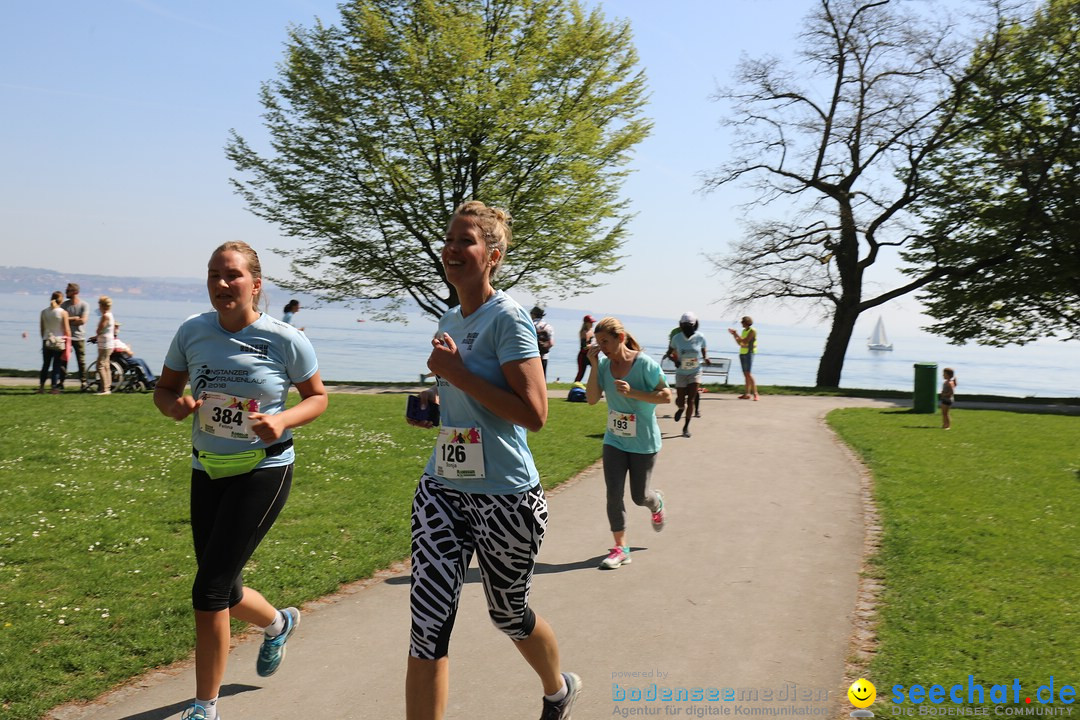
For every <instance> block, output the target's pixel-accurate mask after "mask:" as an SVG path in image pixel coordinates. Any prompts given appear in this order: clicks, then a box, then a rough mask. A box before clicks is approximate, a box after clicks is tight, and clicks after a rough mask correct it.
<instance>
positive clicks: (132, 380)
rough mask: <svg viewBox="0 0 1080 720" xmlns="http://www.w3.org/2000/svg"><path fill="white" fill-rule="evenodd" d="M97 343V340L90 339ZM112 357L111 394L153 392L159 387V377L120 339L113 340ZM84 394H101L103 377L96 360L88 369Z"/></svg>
mask: <svg viewBox="0 0 1080 720" xmlns="http://www.w3.org/2000/svg"><path fill="white" fill-rule="evenodd" d="M90 342H95V338H90ZM113 342H114V343H115V345H114V346H113V352H112V355H110V356H109V369H110V372H111V373H112V387H111V388H110V391H111V392H114V393H115V392H151V391H152V390H153V389H154V387H155V386H156V385H157V376H155V375H154V371H153V370H151V369H150V366H149V365H147V364H146V361H145V360H143V359H142V358H137V357H135V355H134V354H132V352H131V348H130V347H128V346H127V345H126V344H125V343H124V342H123V341H122V340H120V338H116V339H114V340H113ZM82 391H83V392H93V393H96V392H101V375H100V374H99V373H98V364H97V361H96V360H95V361H94V362H93V363H91V364H90V367H88V368H87V369H86V382H85V383H83V386H82Z"/></svg>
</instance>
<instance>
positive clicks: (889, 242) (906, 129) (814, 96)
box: [705, 0, 994, 386]
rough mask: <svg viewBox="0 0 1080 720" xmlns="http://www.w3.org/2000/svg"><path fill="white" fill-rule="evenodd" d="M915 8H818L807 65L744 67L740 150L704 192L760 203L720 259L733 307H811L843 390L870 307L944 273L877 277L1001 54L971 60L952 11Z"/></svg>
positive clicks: (806, 44) (904, 236)
mask: <svg viewBox="0 0 1080 720" xmlns="http://www.w3.org/2000/svg"><path fill="white" fill-rule="evenodd" d="M910 7H911V6H910V5H909V4H908V3H903V2H901V1H899V0H819V2H818V4H817V8H816V9H815V10H813V11H812V12H811V13H810V15H809V16H808V17H807V19H806V22H805V25H804V29H803V32H802V35H801V41H802V42H801V45H800V48H799V55H800V57H801V60H802V62H801V63H800V64H799V66H798V67H797V68H795V69H792V68H788V67H786V66H785V65H784V64H783V63H782V62H781V61H780V60H778V59H776V58H771V57H767V58H763V59H746V60H744V61H743V62H742V63H741V65H740V67H739V72H738V76H737V81H738V85H737V87H736V88H735V89H731V90H724V91H721V92H720V93H718V98H719V99H723V100H727V101H730V102H731V104H732V107H733V111H732V114H731V115H730V116H729V118H728V119H727V124H728V125H730V126H732V127H734V128H735V130H736V133H737V137H738V145H737V148H736V154H735V155H734V156H733V158H732V160H731V161H730V162H729V163H727V164H726V165H725V166H724V167H722V168H721V169H720V170H719V171H717V172H715V173H714V174H712V175H710V176H708V177H707V178H706V181H705V188H706V189H714V188H716V187H719V186H721V185H724V184H726V183H731V182H736V181H741V182H749V183H750V184H751V186H752V187H754V188H756V189H757V190H758V191H759V195H758V198H757V200H756V201H755V202H754V203H753V204H752V208H753V210H754V213H755V216H754V218H753V219H752V220H750V221H748V222H747V223H746V232H745V234H744V236H743V237H742V238H741V239H739V240H738V241H736V242H734V243H732V246H731V250H730V252H728V253H726V254H716V255H713V256H712V257H711V260H712V262H713V264H714V265H715V267H716V268H717V269H719V270H721V271H724V272H725V274H728V275H730V277H731V278H732V289H733V297H732V300H731V301H730V304H732V305H737V304H746V303H752V302H755V301H758V300H763V299H764V300H779V301H781V302H785V301H803V302H813V303H817V304H818V305H819V306H820V308H821V309H822V310H823V312H824V314H825V315H826V316H827V317H830V318H831V322H832V326H831V329H830V332H829V336H828V338H827V339H826V343H825V348H824V351H823V353H822V357H821V360H820V362H819V365H818V372H817V384H818V385H820V386H838V385H839V384H840V378H841V374H842V370H843V365H844V358H845V355H846V352H847V348H848V344H849V342H850V340H851V335H852V332H853V330H854V327H855V322H856V320H857V319H858V317H859V315H860V314H861V313H863V312H865V311H866V310H869V309H871V308H874V307H877V306H879V305H881V304H883V303H885V302H887V301H888V300H891V299H893V298H896V297H899V296H901V295H904V294H906V293H909V292H912V291H914V290H916V289H918V288H919V287H922V286H923V285H926V284H927V283H929V282H932V281H933V280H934V279H936V278H937V277H939V276H940V275H941V273H942V272H943V270H942V269H941V268H938V267H929V268H927V269H926V270H925V271H924V272H923V273H922V274H920V275H918V276H916V277H914V278H913V279H912V280H911V281H910V282H907V283H905V284H904V285H902V286H899V287H895V288H891V289H886V290H884V291H881V292H878V293H877V294H870V293H869V292H868V285H867V283H866V273H867V271H868V270H869V269H870V268H871V267H872V266H873V265H874V264H875V263H876V262H878V261H879V259H880V258H881V257H882V255H883V252H884V251H885V250H886V249H887V248H890V247H901V246H903V244H904V243H905V242H906V241H907V240H908V237H909V236H908V233H909V231H910V229H911V227H912V226H913V225H914V220H913V216H912V215H911V206H912V203H913V202H914V201H915V200H916V199H917V198H918V197H919V195H920V193H921V192H922V169H923V165H924V164H925V162H926V161H927V159H928V158H929V157H930V156H931V155H932V154H933V152H934V151H935V149H936V148H938V147H941V146H942V145H944V144H946V143H948V142H949V141H950V140H951V138H952V137H953V136H954V135H955V134H956V133H957V132H959V131H960V130H961V127H960V125H959V123H958V118H957V115H958V112H959V108H960V106H961V104H962V103H963V101H964V98H965V96H966V93H967V92H968V88H969V87H970V83H971V81H972V78H973V77H974V76H976V75H978V74H979V73H980V72H981V67H982V65H983V64H985V63H987V62H989V61H990V60H992V59H993V57H994V48H993V45H992V43H988V44H987V45H986V46H985V52H984V53H983V55H982V56H981V57H980V58H979V59H978V61H977V62H969V61H970V58H971V44H970V43H964V42H963V41H962V39H961V38H959V36H958V34H957V32H956V29H955V27H953V26H951V25H949V24H947V22H945V19H946V16H944V15H941V16H934V15H932V14H930V13H928V12H923V13H921V14H914V13H911V12H908V9H909V8H910ZM991 15H993V14H992V13H991ZM767 210H769V211H771V213H770V214H771V215H772V216H771V217H769V216H766V211H767Z"/></svg>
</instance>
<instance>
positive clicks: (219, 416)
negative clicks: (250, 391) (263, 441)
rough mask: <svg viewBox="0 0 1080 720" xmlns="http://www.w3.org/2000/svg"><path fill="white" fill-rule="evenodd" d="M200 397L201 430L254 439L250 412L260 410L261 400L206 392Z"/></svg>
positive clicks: (219, 435)
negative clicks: (201, 402) (249, 416)
mask: <svg viewBox="0 0 1080 720" xmlns="http://www.w3.org/2000/svg"><path fill="white" fill-rule="evenodd" d="M200 399H201V400H202V401H203V404H202V406H200V407H199V430H201V431H202V432H204V433H206V434H207V435H213V436H214V437H224V438H229V439H230V440H254V439H255V433H253V432H251V425H250V422H249V420H248V413H253V412H259V401H258V400H252V399H250V398H242V397H236V396H233V395H224V394H222V393H213V392H204V393H203V394H202V395H201V396H200Z"/></svg>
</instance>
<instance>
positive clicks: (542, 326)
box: [529, 305, 555, 379]
mask: <svg viewBox="0 0 1080 720" xmlns="http://www.w3.org/2000/svg"><path fill="white" fill-rule="evenodd" d="M544 314H545V313H544V308H542V307H540V306H539V305H535V306H534V307H533V309H532V310H531V311H530V312H529V317H531V318H532V322H533V327H534V328H536V347H537V348H538V349H539V350H540V364H541V365H542V366H543V368H544V378H545V379H546V378H547V366H548V353H550V352H551V348H553V347H555V330H554V329H552V327H551V323H549V322H547V321H546V320H544Z"/></svg>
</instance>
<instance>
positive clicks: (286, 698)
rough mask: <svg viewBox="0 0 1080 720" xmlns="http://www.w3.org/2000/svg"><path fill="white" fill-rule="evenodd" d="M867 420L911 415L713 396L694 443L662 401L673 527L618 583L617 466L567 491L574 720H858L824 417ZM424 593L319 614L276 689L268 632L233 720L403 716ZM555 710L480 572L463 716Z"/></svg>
mask: <svg viewBox="0 0 1080 720" xmlns="http://www.w3.org/2000/svg"><path fill="white" fill-rule="evenodd" d="M552 402H561V400H560V399H558V398H553V399H552ZM850 406H861V407H880V408H882V409H895V408H896V405H895V404H893V403H888V402H878V401H872V400H859V399H851V398H818V397H782V396H776V397H772V396H765V397H762V399H761V401H760V402H753V401H746V400H738V399H736V398H735V396H734V395H726V394H722V395H706V396H705V399H704V402H703V403H702V413H703V416H704V417H702V418H700V419H695V420H694V422H693V424H692V425H691V431H692V433H693V437H691V438H683V437H681V436H679V434H678V429H679V427H680V425H677V424H676V423H675V422H674V421H673V420H672V418H671V413H672V412H673V411H674V405H670V406H666V407H662V408H661V409H660V415H661V420H660V423H661V428H662V429H663V430H664V447H663V450H662V451H661V453H660V456H659V459H658V462H657V466H656V470H655V472H654V476H653V478H654V480H653V486H654V487H656V488H658V489H660V490H663V491H664V493H665V496H666V500H667V506H668V518H669V520H668V526H667V528H666V529H665V530H664V531H663V532H662V533H654V532H653V531H652V529H651V527H650V525H649V515H648V512H647V511H646V510H645V509H644V508H637V507H636V506H633V505H632V504H631V506H630V507H631V512H630V518H629V524H628V539H629V542H630V545H631V547H632V548H633V555H632V557H633V564H631V565H627V566H624V567H622V568H619V569H618V570H614V571H601V570H598V569H597V565H598V563H599V562H600V560H601V559H602V558H603V557H604V556H605V555H606V553H607V549H608V547H609V545H610V543H611V535H610V533H609V532H608V528H607V523H606V519H605V513H604V482H603V477H602V474H601V471H600V467H599V465H597V466H594V467H593V468H591V469H589V470H587V471H586V472H584V473H583V474H582V475H580V476H579V477H578V478H577V479H575V480H574V481H572V482H571V483H570V484H569V485H568V486H565V487H564V488H560V489H558V490H557V491H555V492H553V493H552V494H551V495H550V498H549V500H550V508H551V520H550V525H549V529H548V535H547V540H546V542H545V544H544V547H543V549H542V551H541V553H540V557H539V567H538V572H537V575H536V578H535V581H534V584H533V594H532V600H531V602H532V606H533V607H534V608H535V610H536V611H537V612H538V613H540V614H541V615H543V616H544V617H545V618H547V619H548V621H549V622H550V623H551V625H552V627H554V629H555V632H556V634H557V635H558V638H559V642H560V647H561V651H562V657H563V666H564V669H567V670H573V671H575V672H577V673H578V674H579V675H580V676H581V677H582V679H583V681H584V691H583V694H582V696H581V699H580V700H579V702H578V704H577V706H576V708H575V711H574V719H575V720H593V719H594V718H608V717H613V716H615V717H619V716H624V717H626V716H629V717H634V715H630V714H629V713H626V714H624V713H623V712H622V711H624V710H631V709H637V710H638V712H639V713H644V712H649V711H653V712H652V715H653V716H657V717H707V716H711V715H714V714H716V713H719V712H722V711H723V710H724V708H725V707H726V708H727V709H729V710H734V709H735V706H736V705H742V706H748V705H753V706H756V707H766V706H771V707H778V706H781V705H783V706H792V705H794V706H798V707H808V708H810V709H811V711H812V712H813V713H814V715H811V717H813V716H816V717H834V716H836V714H837V713H838V712H839V711H841V710H843V711H845V712H846V709H845V708H843V706H842V704H841V701H843V699H844V693H845V692H846V685H847V683H846V682H844V662H845V658H846V656H847V654H848V648H849V642H850V639H851V636H852V631H853V618H854V611H855V605H856V592H857V589H858V573H859V569H860V567H861V561H862V552H863V541H864V520H863V504H862V497H861V492H860V489H861V482H862V479H861V469H860V467H859V466H858V464H857V463H856V462H854V460H853V459H852V457H851V455H850V454H849V453H848V452H847V451H846V450H845V449H844V448H843V447H842V446H841V444H840V443H839V442H838V441H837V440H836V439H835V438H834V436H833V435H832V433H831V432H830V431H829V429H828V428H827V427H826V425H825V423H824V421H823V418H824V416H825V414H826V413H827V412H828V411H829V410H831V409H832V408H836V407H850ZM597 430H598V432H599V431H600V428H597ZM417 472H418V473H419V468H418V469H417ZM628 502H629V498H628ZM286 512H288V510H286ZM408 592H409V587H408V575H407V574H406V571H405V569H404V568H399V569H398V571H397V572H393V571H390V572H386V573H383V574H381V575H380V576H379V577H376V578H375V579H373V580H372V581H368V582H365V583H358V584H357V585H354V586H350V587H348V588H345V589H344V590H343V591H342V592H341V593H339V594H338V595H336V596H334V597H332V598H326V599H324V600H321V601H318V602H315V603H312V604H310V605H308V606H307V607H305V608H304V617H303V623H302V625H301V627H300V630H299V631H298V633H297V635H296V636H294V638H293V639H292V640H291V641H290V642H289V651H288V657H287V659H286V660H285V662H284V663H283V665H282V668H281V670H280V671H279V672H278V674H277V675H275V676H274V677H273V678H270V679H262V678H259V677H258V676H257V675H256V674H255V656H256V653H257V651H258V647H259V643H258V638H257V636H256V635H254V634H251V635H247V636H245V637H244V638H243V639H242V640H241V641H240V642H238V643H237V645H236V647H235V648H234V650H233V653H232V657H231V658H230V662H229V669H228V672H227V675H226V679H225V682H226V685H225V687H224V688H223V692H222V700H221V706H220V707H221V712H222V717H223V719H224V720H242V719H244V720H247V719H255V718H258V720H294V719H303V720H309V719H315V718H318V719H319V720H338V719H352V718H356V719H358V720H359V719H364V718H403V717H404V697H403V696H404V678H405V660H406V655H407V652H408V630H409V611H408V605H409V601H408ZM654 683H655V684H656V686H657V689H658V691H659V692H661V693H662V692H663V691H664V689H665V688H666V689H669V690H671V691H672V692H673V693H677V692H678V691H679V689H682V688H685V689H687V690H690V689H692V688H718V689H720V688H733V689H737V692H738V693H739V694H740V695H741V696H742V697H743V700H745V699H746V698H747V697H750V696H751V695H752V691H754V692H757V695H758V700H757V702H749V703H748V702H726V703H725V702H715V701H714V702H708V701H691V700H674V699H673V700H669V701H667V702H661V701H657V702H646V701H638V702H634V701H633V700H631V699H630V698H633V697H634V696H635V693H644V694H645V697H646V698H648V697H649V696H650V695H649V693H651V691H652V685H653V684H654ZM194 686H195V682H194V666H193V664H192V663H191V662H187V663H181V664H179V665H177V666H174V667H171V668H168V669H165V670H162V671H158V672H153V673H150V674H148V675H146V676H143V677H141V678H139V679H137V680H135V681H133V682H131V683H130V684H128V685H126V686H124V687H123V688H121V689H118V690H116V691H113V692H112V693H109V694H107V695H105V696H103V697H101V698H99V699H98V700H96V701H94V702H92V703H89V704H86V705H68V706H64V707H62V708H57V709H56V710H55V711H53V713H52V714H51V715H50V716H49V717H50V718H52V719H53V720H91V719H92V720H121V719H122V720H165V719H166V718H170V719H175V718H178V717H179V714H180V712H181V711H182V709H183V708H184V707H185V705H186V703H187V702H188V700H189V699H190V698H191V695H192V693H193V691H194ZM748 689H751V690H748ZM767 692H771V695H769V696H768V699H766V694H767ZM620 693H627V699H626V700H621V699H619V696H620ZM673 697H677V696H675V695H673ZM789 700H792V701H794V702H790V701H789ZM847 709H850V708H847ZM539 711H540V687H539V683H538V682H537V680H536V677H535V675H534V674H533V673H532V671H531V670H530V669H529V668H528V666H527V665H526V664H525V662H524V660H522V659H521V658H520V656H519V655H518V654H517V652H516V651H515V650H514V648H513V647H512V645H511V642H510V641H508V640H506V639H505V638H504V637H503V636H502V635H501V634H500V633H499V632H497V631H496V630H495V629H494V628H493V627H492V626H491V624H490V622H489V621H488V619H487V613H486V611H485V606H484V599H483V593H482V589H481V587H480V584H479V575H478V573H477V571H476V569H475V567H474V568H473V569H472V570H470V573H469V576H468V578H467V584H466V587H465V591H464V593H463V597H462V601H461V609H460V611H459V614H458V620H457V625H456V628H455V632H454V636H453V640H452V643H451V685H450V706H449V711H448V713H447V718H448V720H450V719H458V720H461V719H465V718H469V719H470V720H471V719H477V718H483V719H486V718H493V719H494V718H498V719H500V720H501V719H504V718H506V719H511V720H517V719H522V720H524V719H526V718H529V719H532V718H536V717H538V716H539Z"/></svg>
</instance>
